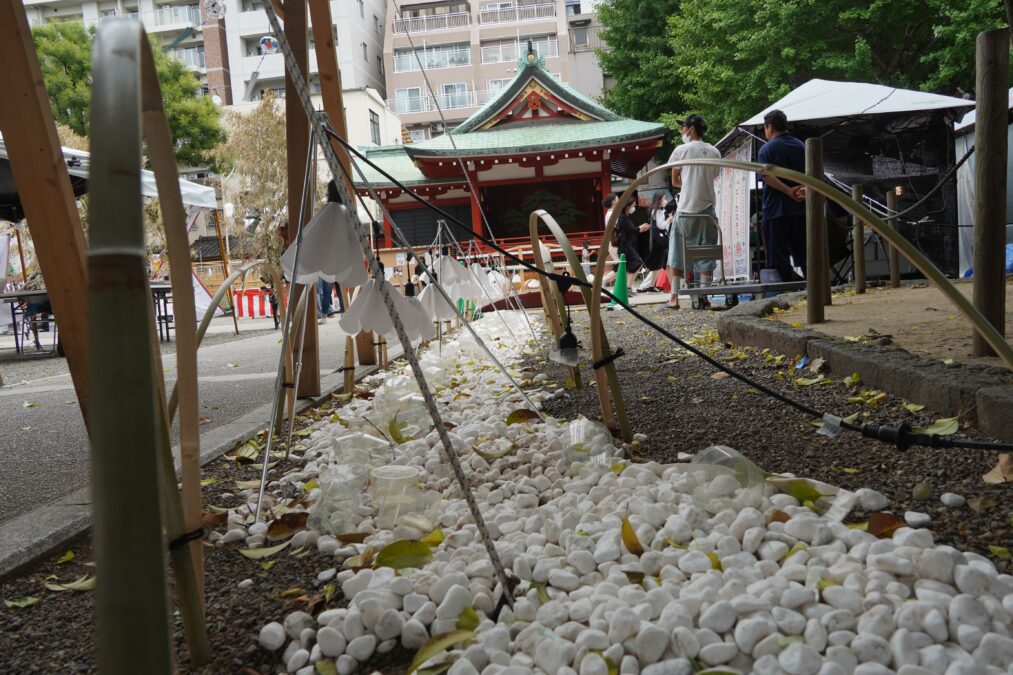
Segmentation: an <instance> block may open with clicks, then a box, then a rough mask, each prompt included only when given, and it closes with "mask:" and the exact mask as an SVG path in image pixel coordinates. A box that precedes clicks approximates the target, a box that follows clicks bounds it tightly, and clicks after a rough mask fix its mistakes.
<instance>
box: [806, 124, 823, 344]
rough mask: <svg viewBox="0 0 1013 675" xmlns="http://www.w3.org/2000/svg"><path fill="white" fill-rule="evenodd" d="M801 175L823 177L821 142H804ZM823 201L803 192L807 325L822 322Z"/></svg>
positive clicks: (810, 191) (809, 140)
mask: <svg viewBox="0 0 1013 675" xmlns="http://www.w3.org/2000/svg"><path fill="white" fill-rule="evenodd" d="M805 172H806V173H807V174H809V175H810V176H814V177H816V178H819V179H822V178H823V139H822V138H810V139H808V140H807V141H806V142H805ZM825 199H826V198H825V197H824V196H823V195H821V194H819V193H818V192H816V191H815V190H806V197H805V234H806V251H805V256H806V280H805V290H806V320H807V322H808V323H810V324H813V323H823V321H824V318H823V305H824V303H825V301H826V289H825V287H826V276H827V270H826V268H825V267H824V265H825V260H826V257H825V255H826V254H825V253H824V250H825V249H826V247H827V245H826V241H825V240H824V238H823V237H824V233H825V232H826V218H825V217H824V213H823V204H824V200H825Z"/></svg>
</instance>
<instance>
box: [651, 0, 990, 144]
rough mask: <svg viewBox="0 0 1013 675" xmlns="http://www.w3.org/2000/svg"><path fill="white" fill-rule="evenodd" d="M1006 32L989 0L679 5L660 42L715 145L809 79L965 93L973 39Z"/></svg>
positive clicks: (705, 1) (686, 0) (717, 0)
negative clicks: (993, 30) (997, 29)
mask: <svg viewBox="0 0 1013 675" xmlns="http://www.w3.org/2000/svg"><path fill="white" fill-rule="evenodd" d="M1004 23H1005V20H1004V18H1003V8H1002V5H1001V4H1000V3H998V2H996V1H995V0H967V2H963V3H953V2H950V1H948V0H871V1H869V2H865V3H856V2H854V0H797V1H791V2H790V1H787V0H784V1H781V2H772V1H770V0H683V1H682V4H681V10H680V12H678V13H677V14H675V15H673V16H672V17H671V18H670V20H669V33H668V38H669V41H670V44H671V46H672V48H673V50H674V57H673V61H674V65H675V71H676V74H677V75H676V77H677V79H678V80H679V81H680V82H681V83H682V85H683V86H684V87H685V99H686V104H687V109H693V110H694V111H699V112H701V113H702V114H704V115H705V116H706V117H707V119H708V121H710V122H711V126H712V128H713V129H714V131H715V132H716V136H717V137H720V136H721V135H722V134H723V133H724V132H725V131H727V130H728V129H729V128H731V127H732V126H733V125H734V124H736V123H737V122H740V121H742V120H743V119H745V118H747V117H750V116H752V115H754V114H755V113H757V112H758V111H760V110H762V109H763V108H765V107H766V106H768V105H769V104H770V103H771V102H773V101H775V100H777V99H778V98H780V97H782V96H784V95H785V94H786V93H788V92H789V91H790V90H792V89H794V88H795V87H798V86H799V85H801V84H804V83H805V82H807V81H808V80H810V79H812V78H823V79H837V80H849V81H858V82H875V83H879V84H885V85H891V86H897V87H905V88H910V89H926V90H933V91H939V92H940V93H947V94H954V93H959V92H958V91H957V88H958V87H961V88H963V90H964V91H969V88H970V86H971V84H973V81H974V35H976V34H977V32H978V31H981V30H983V29H985V28H988V27H994V26H1001V25H1003V24H1004ZM673 112H681V111H679V110H675V111H673Z"/></svg>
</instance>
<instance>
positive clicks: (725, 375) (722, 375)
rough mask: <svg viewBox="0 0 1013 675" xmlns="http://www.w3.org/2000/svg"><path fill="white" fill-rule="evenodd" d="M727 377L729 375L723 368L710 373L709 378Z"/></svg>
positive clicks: (722, 378) (720, 378)
mask: <svg viewBox="0 0 1013 675" xmlns="http://www.w3.org/2000/svg"><path fill="white" fill-rule="evenodd" d="M729 377H731V375H729V374H728V373H726V372H725V371H723V370H719V371H718V372H716V373H714V374H713V375H711V379H712V380H724V379H727V378H729Z"/></svg>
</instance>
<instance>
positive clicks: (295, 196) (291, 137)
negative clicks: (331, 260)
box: [285, 0, 331, 397]
mask: <svg viewBox="0 0 1013 675" xmlns="http://www.w3.org/2000/svg"><path fill="white" fill-rule="evenodd" d="M330 26H331V24H328V25H327V28H328V30H330ZM285 38H286V39H287V40H288V42H289V44H290V45H292V50H293V51H294V52H295V58H296V63H297V65H298V66H299V70H300V71H301V72H302V74H303V76H304V77H306V79H307V81H308V80H309V69H308V67H307V62H308V59H309V56H308V52H307V50H306V0H294V1H292V2H286V3H285ZM285 129H286V134H285V144H286V147H287V153H288V154H287V156H288V213H289V219H288V220H289V227H288V237H289V241H288V243H291V242H292V241H294V240H295V232H296V226H295V224H296V221H297V219H298V218H297V214H298V213H299V211H300V209H302V208H303V205H302V188H303V180H304V178H305V176H304V175H303V172H304V171H305V170H306V153H307V148H308V147H309V139H310V135H309V120H308V119H306V113H305V112H303V109H302V105H301V104H300V103H299V95H298V94H297V93H296V91H295V86H294V84H293V82H292V78H291V76H290V75H289V73H288V72H286V73H285ZM314 187H315V186H314V185H312V184H311V185H310V189H311V190H312V189H313V188H314ZM312 208H313V204H312V203H311V200H307V204H306V213H305V214H304V218H305V219H304V220H303V222H308V221H309V214H310V213H312ZM304 292H305V293H312V294H314V295H315V294H316V292H315V289H314V288H310V287H306V288H303V289H297V290H296V297H298V296H299V294H300V293H304ZM306 314H307V316H306V336H305V338H304V343H303V349H304V350H305V351H304V353H303V367H304V372H303V375H302V376H301V377H300V378H299V391H298V392H297V395H298V396H301V397H305V396H319V395H320V345H319V341H318V337H317V303H316V302H307V303H306ZM289 347H290V348H293V347H294V345H293V344H292V343H291V342H290V343H289Z"/></svg>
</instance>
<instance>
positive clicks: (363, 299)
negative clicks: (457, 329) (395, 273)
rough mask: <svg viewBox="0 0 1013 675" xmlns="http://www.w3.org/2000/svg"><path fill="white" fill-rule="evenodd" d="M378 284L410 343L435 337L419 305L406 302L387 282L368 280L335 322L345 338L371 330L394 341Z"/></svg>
mask: <svg viewBox="0 0 1013 675" xmlns="http://www.w3.org/2000/svg"><path fill="white" fill-rule="evenodd" d="M381 285H382V286H385V287H386V289H387V291H389V292H390V294H391V297H392V299H393V301H394V309H395V311H396V312H397V314H398V316H399V317H400V318H401V323H402V324H403V325H404V329H405V333H406V334H407V335H408V339H409V340H411V341H412V342H414V341H415V340H419V339H422V338H425V339H429V338H431V337H433V336H435V335H436V328H435V326H433V322H432V321H431V320H430V319H429V317H428V316H427V315H426V312H425V310H424V309H422V306H421V304H416V303H418V301H417V300H416V301H415V303H413V302H410V300H412V299H413V298H406V297H405V296H403V295H401V293H399V292H398V291H397V289H395V288H394V287H393V286H391V285H390V284H389V283H388V282H386V281H380V282H377V281H376V280H375V279H370V280H369V281H367V282H366V283H365V284H364V285H363V286H362V288H360V289H359V292H358V293H357V294H356V296H355V299H354V300H352V303H351V304H350V305H349V306H348V309H347V310H345V313H344V314H343V315H342V316H341V318H340V319H339V320H338V323H339V324H340V325H341V328H342V330H344V331H345V332H346V333H348V334H349V335H354V334H356V333H358V332H359V331H372V332H374V333H378V334H380V335H385V336H393V339H395V340H396V339H397V333H396V332H395V330H394V322H393V321H392V320H391V318H390V312H388V311H387V305H386V303H384V300H383V292H382V291H381V290H380V289H381Z"/></svg>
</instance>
